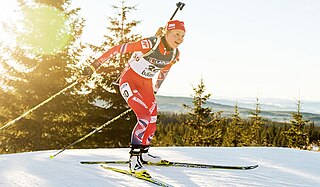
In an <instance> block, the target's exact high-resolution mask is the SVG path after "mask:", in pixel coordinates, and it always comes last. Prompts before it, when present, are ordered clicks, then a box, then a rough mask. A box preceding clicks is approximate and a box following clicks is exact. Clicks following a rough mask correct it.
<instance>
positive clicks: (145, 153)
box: [141, 146, 162, 164]
mask: <svg viewBox="0 0 320 187" xmlns="http://www.w3.org/2000/svg"><path fill="white" fill-rule="evenodd" d="M149 148H150V146H147V147H142V148H141V161H142V163H144V164H146V163H148V162H150V163H152V164H159V163H161V161H162V159H161V157H160V156H155V155H151V154H150V153H149Z"/></svg>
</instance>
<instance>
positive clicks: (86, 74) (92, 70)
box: [82, 65, 95, 77]
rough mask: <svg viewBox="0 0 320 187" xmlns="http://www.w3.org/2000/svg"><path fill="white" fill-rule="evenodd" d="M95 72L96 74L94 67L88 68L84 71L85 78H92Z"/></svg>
mask: <svg viewBox="0 0 320 187" xmlns="http://www.w3.org/2000/svg"><path fill="white" fill-rule="evenodd" d="M94 72H95V69H94V67H92V65H89V66H86V67H84V68H83V70H82V74H83V76H88V77H91V76H92V74H93V73H94Z"/></svg>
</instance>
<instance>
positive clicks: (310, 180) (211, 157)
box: [0, 147, 320, 187]
mask: <svg viewBox="0 0 320 187" xmlns="http://www.w3.org/2000/svg"><path fill="white" fill-rule="evenodd" d="M128 152H129V149H126V148H117V149H78V150H77V149H72V150H66V151H64V152H63V153H61V154H60V155H58V156H57V157H55V158H53V159H50V158H49V157H50V155H53V154H55V153H57V150H50V151H39V152H29V153H19V154H7V155H0V186H1V187H7V186H8V187H16V186H27V187H29V186H30V187H31V186H32V187H35V186H46V187H50V186H54V187H56V186H57V187H61V186H69V187H71V186H77V187H81V186H95V187H100V186H155V185H153V184H151V183H148V182H145V181H141V180H138V179H135V178H133V177H130V176H126V175H123V174H119V173H116V172H113V171H108V170H105V169H103V168H102V167H100V165H83V164H80V163H79V162H80V161H103V160H127V159H128V156H129V154H128ZM150 152H151V153H153V154H157V155H160V156H162V157H163V158H165V159H167V160H171V161H180V162H193V163H204V164H222V165H253V164H259V167H258V168H256V169H254V170H247V171H245V170H221V169H216V170H210V169H196V168H177V167H159V166H146V168H147V169H148V171H149V173H150V174H151V175H152V176H153V177H156V178H158V179H160V180H163V181H166V182H167V183H169V184H171V185H173V186H320V153H319V152H312V151H302V150H296V149H289V148H267V147H241V148H226V147H153V148H151V149H150ZM112 166H114V167H119V168H124V169H126V168H127V166H126V165H112Z"/></svg>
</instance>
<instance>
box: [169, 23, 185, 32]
mask: <svg viewBox="0 0 320 187" xmlns="http://www.w3.org/2000/svg"><path fill="white" fill-rule="evenodd" d="M166 29H167V30H168V31H170V30H174V29H180V30H183V31H184V32H186V29H185V28H184V23H183V21H178V20H171V21H169V22H168V23H167V26H166Z"/></svg>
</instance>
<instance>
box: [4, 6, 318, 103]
mask: <svg viewBox="0 0 320 187" xmlns="http://www.w3.org/2000/svg"><path fill="white" fill-rule="evenodd" d="M177 2H178V1H172V0H152V1H150V0H127V1H126V4H127V5H129V6H132V5H137V10H134V11H133V12H132V13H131V14H129V15H128V18H129V19H131V20H140V21H142V23H141V24H140V25H138V26H137V28H136V30H134V31H135V32H136V33H140V34H141V35H142V36H143V37H150V36H153V35H154V34H155V32H156V30H157V29H158V27H160V26H164V25H165V24H166V22H167V21H168V20H169V18H170V17H171V15H172V14H173V12H174V10H175V9H176V5H175V4H176V3H177ZM181 2H183V3H185V4H186V5H185V7H184V9H183V10H182V11H179V12H178V13H177V14H176V17H175V19H179V20H182V21H184V22H185V26H186V36H185V40H184V42H183V43H182V44H181V46H180V47H179V50H180V52H181V55H180V62H179V63H177V64H175V65H174V66H173V67H172V69H171V71H170V73H169V75H168V77H167V79H166V80H165V81H164V83H163V84H162V87H161V88H160V91H159V92H158V94H159V95H167V96H192V95H193V94H194V91H193V88H194V87H196V86H197V85H198V84H199V83H200V80H201V79H203V81H204V84H205V85H206V93H211V94H212V96H211V98H213V99H214V98H230V99H234V100H237V99H239V98H244V97H252V98H256V97H258V98H282V99H301V100H315V101H320V87H319V86H318V82H319V80H320V76H319V75H318V71H319V69H320V63H319V62H320V53H319V51H320V45H319V43H320V35H319V33H320V25H319V19H320V11H319V10H320V1H318V0H224V1H221V0H219V1H218V0H198V1H192V0H185V1H181ZM4 3H5V1H4V0H0V5H1V6H0V7H2V8H0V12H2V13H1V14H0V19H1V18H2V19H3V18H4V17H5V15H7V14H8V13H7V12H6V11H5V10H7V8H5V7H6V6H7V5H6V6H2V5H4ZM111 5H118V6H120V5H121V4H120V1H118V0H90V3H88V1H87V0H73V3H72V6H73V7H79V8H81V14H82V15H83V17H84V18H85V19H86V28H85V32H84V38H83V40H84V41H85V42H88V43H92V44H99V42H101V40H102V36H103V35H104V34H106V33H105V32H106V27H107V26H108V20H107V17H108V16H113V15H114V10H112V9H111ZM0 35H1V29H0Z"/></svg>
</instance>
